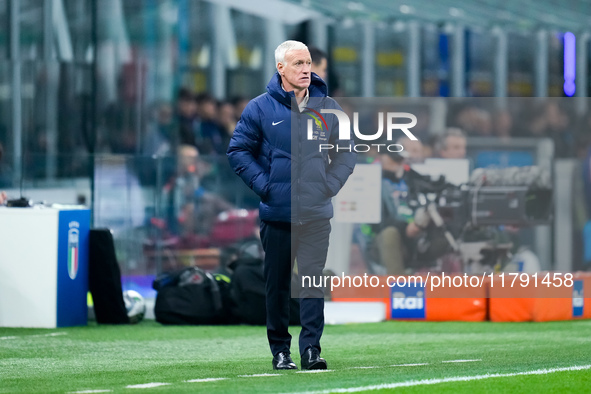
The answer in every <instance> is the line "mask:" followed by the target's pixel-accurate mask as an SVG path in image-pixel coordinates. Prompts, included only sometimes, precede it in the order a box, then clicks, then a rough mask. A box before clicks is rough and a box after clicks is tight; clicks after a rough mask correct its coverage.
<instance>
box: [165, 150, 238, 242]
mask: <svg viewBox="0 0 591 394" xmlns="http://www.w3.org/2000/svg"><path fill="white" fill-rule="evenodd" d="M209 170H210V167H209V165H208V164H207V163H206V162H204V161H202V160H201V159H200V158H199V151H198V150H197V148H195V147H194V146H191V145H182V146H180V147H179V149H178V173H177V175H176V176H175V177H174V178H173V179H171V180H170V182H169V183H168V184H166V186H165V189H164V192H165V194H166V195H167V196H165V198H166V199H165V201H168V202H169V213H168V216H169V226H170V227H171V230H172V232H173V233H175V234H178V235H180V236H181V237H182V238H184V239H190V238H192V237H194V236H195V235H197V236H207V235H208V234H209V233H210V232H211V228H212V226H213V223H214V221H215V219H216V217H217V215H218V214H219V213H221V212H223V211H227V210H230V209H233V208H234V206H233V205H232V204H230V203H229V202H227V201H226V200H224V199H223V198H221V197H220V196H218V195H216V194H214V193H212V192H210V191H208V190H206V188H205V187H204V186H203V184H202V182H201V181H202V179H203V177H204V176H205V175H207V173H208V171H209Z"/></svg>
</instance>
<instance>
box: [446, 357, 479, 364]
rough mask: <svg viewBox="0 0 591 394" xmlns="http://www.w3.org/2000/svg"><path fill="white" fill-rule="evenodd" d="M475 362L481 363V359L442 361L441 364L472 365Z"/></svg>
mask: <svg viewBox="0 0 591 394" xmlns="http://www.w3.org/2000/svg"><path fill="white" fill-rule="evenodd" d="M476 361H482V359H481V358H479V359H477V360H447V361H442V363H473V362H476Z"/></svg>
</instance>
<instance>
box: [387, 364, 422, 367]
mask: <svg viewBox="0 0 591 394" xmlns="http://www.w3.org/2000/svg"><path fill="white" fill-rule="evenodd" d="M421 365H429V363H416V364H394V365H390V366H391V367H419V366H421Z"/></svg>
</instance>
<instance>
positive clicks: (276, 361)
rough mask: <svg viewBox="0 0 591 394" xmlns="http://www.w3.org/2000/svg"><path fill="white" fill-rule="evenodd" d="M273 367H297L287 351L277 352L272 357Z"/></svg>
mask: <svg viewBox="0 0 591 394" xmlns="http://www.w3.org/2000/svg"><path fill="white" fill-rule="evenodd" d="M273 369H298V367H297V366H296V365H295V363H294V362H293V360H292V359H291V356H290V355H289V353H287V352H279V353H277V354H276V355H275V356H274V357H273Z"/></svg>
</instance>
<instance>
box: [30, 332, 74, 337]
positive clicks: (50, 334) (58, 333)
mask: <svg viewBox="0 0 591 394" xmlns="http://www.w3.org/2000/svg"><path fill="white" fill-rule="evenodd" d="M60 335H68V333H67V332H52V333H49V334H35V335H27V336H26V337H29V338H39V337H58V336H60ZM26 337H25V338H26Z"/></svg>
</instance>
